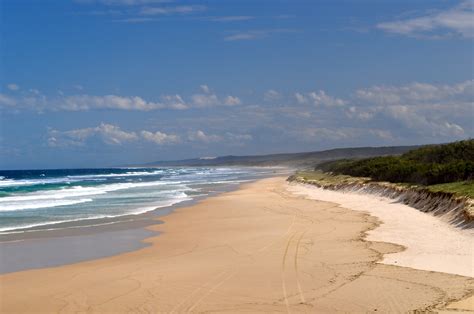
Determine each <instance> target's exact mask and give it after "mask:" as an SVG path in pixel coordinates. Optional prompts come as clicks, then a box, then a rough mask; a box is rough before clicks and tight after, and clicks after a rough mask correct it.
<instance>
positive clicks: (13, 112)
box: [0, 0, 474, 169]
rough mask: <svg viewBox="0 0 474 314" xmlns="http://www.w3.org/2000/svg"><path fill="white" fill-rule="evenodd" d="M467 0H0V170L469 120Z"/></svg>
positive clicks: (255, 146)
mask: <svg viewBox="0 0 474 314" xmlns="http://www.w3.org/2000/svg"><path fill="white" fill-rule="evenodd" d="M473 7H474V0H463V1H446V0H440V1H435V0H433V1H425V0H423V1H421V0H417V1H413V0H410V1H404V0H397V1H388V0H371V1H369V0H360V1H359V0H357V1H356V0H345V1H342V0H320V1H316V0H314V1H310V0H307V1H299V0H287V1H279V0H272V1H270V0H268V1H263V0H253V1H250V0H241V1H236V0H228V1H218V0H215V1H201V0H194V1H185V0H174V1H173V0H57V1H53V0H43V1H39V0H0V169H33V168H71V167H106V166H116V165H126V164H138V163H146V162H152V161H157V160H175V159H184V158H193V157H211V156H220V155H252V154H268V153H284V152H301V151H316V150H323V149H330V148H336V147H358V146H392V145H412V144H427V143H443V142H449V141H455V140H461V139H467V138H472V137H473V135H474V124H473V123H474V122H473V120H474V119H473V118H474V80H473V73H474V64H473V52H474V51H473V49H474V48H473V47H474V46H473V37H474V9H473Z"/></svg>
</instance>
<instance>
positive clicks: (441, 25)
mask: <svg viewBox="0 0 474 314" xmlns="http://www.w3.org/2000/svg"><path fill="white" fill-rule="evenodd" d="M473 7H474V0H467V1H463V2H461V3H460V4H458V5H456V6H454V7H452V8H449V9H446V10H443V11H437V12H432V13H428V14H426V15H423V16H419V17H415V18H410V19H404V20H398V21H392V22H384V23H380V24H378V25H377V28H379V29H381V30H383V31H386V32H389V33H396V34H400V35H406V36H415V37H420V36H425V37H429V38H441V37H446V36H451V35H458V36H461V37H465V38H472V37H474V10H473Z"/></svg>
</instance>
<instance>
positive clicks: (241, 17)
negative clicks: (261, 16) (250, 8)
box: [210, 15, 255, 22]
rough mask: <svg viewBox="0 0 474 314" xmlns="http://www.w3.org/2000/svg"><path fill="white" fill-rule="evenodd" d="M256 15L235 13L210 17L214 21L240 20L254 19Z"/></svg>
mask: <svg viewBox="0 0 474 314" xmlns="http://www.w3.org/2000/svg"><path fill="white" fill-rule="evenodd" d="M254 18H255V17H254V16H249V15H233V16H218V17H212V18H210V20H211V21H214V22H238V21H248V20H253V19H254Z"/></svg>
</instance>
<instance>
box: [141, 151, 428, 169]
mask: <svg viewBox="0 0 474 314" xmlns="http://www.w3.org/2000/svg"><path fill="white" fill-rule="evenodd" d="M419 147H420V146H387V147H357V148H337V149H330V150H324V151H317V152H306V153H289V154H271V155H256V156H221V157H216V158H211V157H203V158H194V159H185V160H173V161H156V162H151V163H147V164H144V165H140V166H161V167H172V166H286V167H295V168H306V167H311V168H313V167H314V166H315V165H316V164H319V163H321V162H324V161H329V160H335V159H349V158H350V159H354V158H368V157H376V156H391V155H401V154H403V153H406V152H408V151H410V150H412V149H415V148H419Z"/></svg>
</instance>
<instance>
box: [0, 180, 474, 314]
mask: <svg viewBox="0 0 474 314" xmlns="http://www.w3.org/2000/svg"><path fill="white" fill-rule="evenodd" d="M162 220H164V222H165V223H164V224H158V225H155V226H153V227H152V229H154V230H157V231H160V232H161V234H160V235H159V236H156V237H153V238H150V239H148V240H147V241H149V242H150V243H151V244H152V245H151V246H150V247H147V248H144V249H141V250H138V251H134V252H131V253H126V254H121V255H118V256H114V257H110V258H104V259H99V260H94V261H89V262H82V263H78V264H73V265H66V266H61V267H56V268H48V269H40V270H30V271H24V272H18V273H12V274H6V275H2V276H0V297H1V298H0V311H1V312H48V313H51V312H96V313H103V312H110V313H119V312H133V313H136V312H175V313H182V312H226V311H228V312H293V313H298V312H313V313H314V312H337V311H344V312H367V311H378V312H406V311H409V310H416V309H435V308H436V309H438V308H439V309H444V308H445V306H446V305H447V304H449V303H452V302H454V301H457V300H461V299H464V301H461V303H459V304H461V305H460V306H461V307H463V309H465V307H466V306H467V307H468V309H469V306H470V305H469V304H467V305H466V302H468V303H469V302H470V301H469V299H467V301H466V300H465V298H466V297H468V296H469V295H472V292H473V289H474V279H472V278H468V277H462V276H457V275H450V274H445V273H437V272H429V271H421V270H414V269H411V268H406V267H398V266H391V265H382V264H378V263H377V261H380V260H381V259H382V256H383V253H388V252H395V251H399V250H402V249H403V248H402V247H400V246H397V245H393V244H388V243H382V242H367V241H365V240H364V239H363V238H364V235H365V232H366V231H368V230H370V229H373V228H375V227H376V226H377V225H378V223H379V222H378V221H377V219H376V218H374V217H372V216H369V215H367V214H365V213H363V212H357V211H352V210H348V209H344V208H341V207H339V206H338V205H337V204H335V203H328V202H321V201H315V200H307V199H304V198H303V197H301V196H295V195H293V194H291V193H290V192H288V190H287V186H286V183H285V180H284V178H271V179H264V180H260V181H258V182H255V183H250V184H246V185H243V186H242V187H241V188H240V189H239V190H237V191H234V192H228V193H224V194H221V195H219V196H216V197H211V198H208V199H206V200H204V201H202V202H200V203H198V204H196V205H193V206H190V207H187V208H181V209H178V210H176V211H175V212H174V213H173V214H171V215H169V216H167V217H164V218H162ZM471 300H472V299H471ZM452 309H457V308H456V303H455V302H454V303H452V304H451V308H450V309H446V311H450V310H452ZM459 309H460V308H459Z"/></svg>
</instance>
